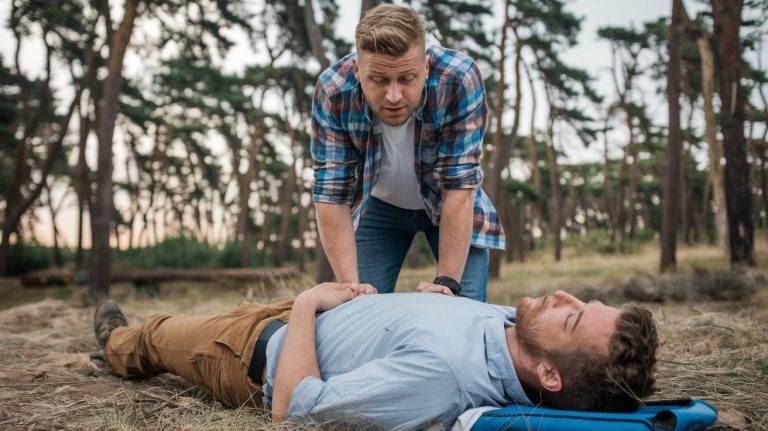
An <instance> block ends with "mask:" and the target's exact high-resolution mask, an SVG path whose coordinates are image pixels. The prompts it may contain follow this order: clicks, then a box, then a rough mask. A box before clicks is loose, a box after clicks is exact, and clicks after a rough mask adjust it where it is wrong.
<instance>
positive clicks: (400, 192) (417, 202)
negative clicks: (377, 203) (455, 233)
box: [371, 116, 424, 210]
mask: <svg viewBox="0 0 768 431" xmlns="http://www.w3.org/2000/svg"><path fill="white" fill-rule="evenodd" d="M415 124H416V123H415V119H414V117H413V116H411V118H410V119H408V121H406V122H405V123H403V124H402V125H400V126H395V127H393V126H389V125H387V124H384V123H383V122H381V121H378V124H377V125H376V128H380V129H381V137H382V141H383V147H382V152H381V169H380V170H379V177H378V179H376V183H375V184H374V185H373V190H371V195H373V196H375V197H377V198H379V199H381V200H383V201H384V202H386V203H388V204H391V205H394V206H396V207H400V208H405V209H409V210H421V209H424V201H422V199H421V194H420V193H419V181H418V179H417V178H416V171H415V169H414V148H413V146H414V145H415V142H414V138H415V137H414V129H415Z"/></svg>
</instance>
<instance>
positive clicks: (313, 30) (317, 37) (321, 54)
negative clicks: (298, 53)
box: [304, 0, 331, 70]
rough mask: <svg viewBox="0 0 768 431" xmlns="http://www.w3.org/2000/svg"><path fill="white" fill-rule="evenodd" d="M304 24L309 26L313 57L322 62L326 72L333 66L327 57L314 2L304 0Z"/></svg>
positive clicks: (308, 32) (321, 65)
mask: <svg viewBox="0 0 768 431" xmlns="http://www.w3.org/2000/svg"><path fill="white" fill-rule="evenodd" d="M304 22H305V24H306V26H307V36H308V37H309V47H310V49H311V50H312V55H314V56H315V58H316V59H317V61H319V62H320V69H322V70H325V69H327V68H328V67H329V66H330V65H331V62H330V61H329V60H328V57H327V56H326V55H325V49H324V48H323V35H322V34H321V33H320V26H319V25H318V24H317V21H315V8H314V6H313V5H312V0H304Z"/></svg>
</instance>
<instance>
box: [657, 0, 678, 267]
mask: <svg viewBox="0 0 768 431" xmlns="http://www.w3.org/2000/svg"><path fill="white" fill-rule="evenodd" d="M682 39H683V5H682V0H672V25H671V26H670V28H669V42H668V45H667V46H668V47H669V65H668V67H667V101H668V104H669V108H668V113H669V138H668V139H667V163H666V169H665V172H664V197H663V202H664V206H663V213H664V214H663V219H662V223H661V271H667V270H673V269H675V266H676V260H675V254H676V249H677V224H678V217H679V207H680V151H681V147H682V132H681V131H680V79H681V76H680V62H681V45H682Z"/></svg>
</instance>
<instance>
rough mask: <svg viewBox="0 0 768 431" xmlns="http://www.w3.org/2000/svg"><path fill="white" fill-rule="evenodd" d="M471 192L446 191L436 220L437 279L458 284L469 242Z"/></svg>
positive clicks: (472, 204) (467, 190) (471, 208)
mask: <svg viewBox="0 0 768 431" xmlns="http://www.w3.org/2000/svg"><path fill="white" fill-rule="evenodd" d="M474 192H475V190H474V189H459V190H446V191H444V193H445V198H444V199H443V208H442V211H441V214H442V216H441V217H440V244H439V256H440V259H439V260H438V262H437V276H438V277H439V276H445V277H451V278H452V279H454V280H456V281H461V275H462V274H463V273H464V265H465V264H466V263H467V254H468V253H469V246H470V243H471V241H472V219H473V214H474V202H475V201H474Z"/></svg>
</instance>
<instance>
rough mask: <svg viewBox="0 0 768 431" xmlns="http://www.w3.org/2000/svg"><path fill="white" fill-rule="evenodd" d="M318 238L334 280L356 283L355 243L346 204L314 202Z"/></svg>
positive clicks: (350, 215) (350, 217)
mask: <svg viewBox="0 0 768 431" xmlns="http://www.w3.org/2000/svg"><path fill="white" fill-rule="evenodd" d="M315 210H316V212H317V227H318V230H319V232H320V239H321V241H322V243H323V248H324V249H325V254H326V255H327V256H328V261H329V262H330V263H331V268H333V273H334V275H336V281H338V282H342V283H357V282H358V281H359V279H358V273H357V245H356V243H355V231H354V228H353V227H352V214H351V212H350V209H349V205H348V204H332V203H327V202H315Z"/></svg>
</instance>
